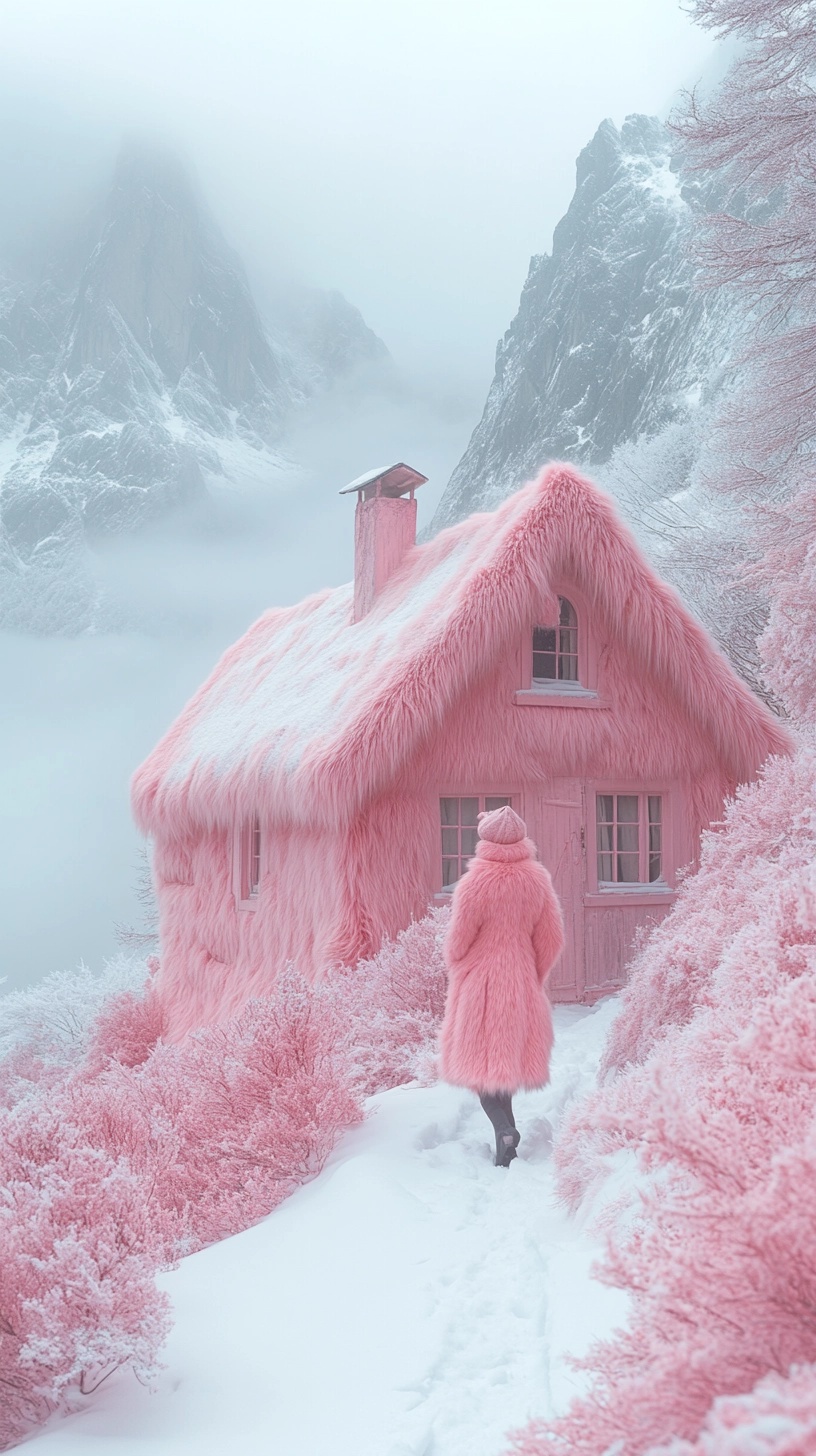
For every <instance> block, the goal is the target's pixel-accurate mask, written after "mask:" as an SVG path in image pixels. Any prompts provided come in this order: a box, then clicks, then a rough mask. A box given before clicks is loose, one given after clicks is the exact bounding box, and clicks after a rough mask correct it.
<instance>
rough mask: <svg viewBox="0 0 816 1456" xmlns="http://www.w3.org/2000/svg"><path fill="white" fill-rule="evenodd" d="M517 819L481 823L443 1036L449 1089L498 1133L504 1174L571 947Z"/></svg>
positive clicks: (453, 927) (450, 946)
mask: <svg viewBox="0 0 816 1456" xmlns="http://www.w3.org/2000/svg"><path fill="white" fill-rule="evenodd" d="M526 835H527V828H526V825H525V824H524V821H523V820H522V819H520V818H519V816H518V814H516V813H514V811H513V810H512V809H511V808H510V807H509V805H505V806H504V807H503V808H501V809H495V810H494V811H493V812H491V813H489V814H480V815H479V843H478V844H477V846H476V858H475V859H472V860H471V861H470V864H469V865H468V868H467V871H466V872H465V874H464V875H463V876H462V878H461V880H460V881H459V883H458V885H457V886H456V889H455V890H454V894H453V913H452V916H451V923H450V927H449V929H448V933H447V936H446V938H445V963H446V965H447V968H448V994H447V1001H446V1005H445V1017H444V1020H443V1023H442V1029H441V1032H440V1051H441V1071H442V1076H443V1077H444V1079H445V1081H446V1082H452V1083H453V1084H454V1086H457V1087H470V1088H471V1089H472V1090H473V1091H474V1092H476V1093H478V1095H479V1099H480V1101H481V1104H482V1107H483V1108H484V1110H485V1112H486V1113H487V1115H488V1117H489V1118H490V1121H491V1122H492V1124H493V1127H494V1129H495V1133H496V1166H497V1167H501V1168H506V1167H508V1166H509V1164H510V1162H511V1161H512V1159H513V1158H515V1156H516V1148H517V1147H518V1144H519V1141H520V1135H519V1132H518V1130H517V1128H516V1123H515V1118H514V1117H513V1102H512V1097H513V1093H514V1092H516V1091H518V1089H519V1088H520V1087H524V1088H533V1087H543V1086H544V1084H545V1083H546V1082H547V1081H548V1079H549V1074H550V1051H551V1050H552V1041H553V1028H552V1013H551V1011H550V1003H549V1001H548V999H547V995H546V992H545V990H544V982H545V981H546V979H547V976H548V975H549V973H550V971H551V970H552V968H553V966H554V964H555V962H556V961H557V959H558V957H559V955H560V954H561V951H562V950H563V947H564V926H563V920H562V917H561V907H560V905H559V903H558V900H557V898H556V894H555V891H554V889H553V886H552V880H551V879H550V876H549V875H548V873H547V871H546V870H545V868H544V866H543V865H542V864H540V863H539V861H538V859H537V858H536V847H535V845H534V844H533V842H532V840H530V839H527V837H526Z"/></svg>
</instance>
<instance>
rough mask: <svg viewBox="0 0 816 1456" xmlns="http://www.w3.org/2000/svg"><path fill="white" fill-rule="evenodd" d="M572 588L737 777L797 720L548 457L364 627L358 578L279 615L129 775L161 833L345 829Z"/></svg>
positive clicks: (454, 534)
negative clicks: (262, 824) (260, 815)
mask: <svg viewBox="0 0 816 1456" xmlns="http://www.w3.org/2000/svg"><path fill="white" fill-rule="evenodd" d="M559 577H566V578H567V579H569V580H573V581H575V583H576V585H577V586H578V587H579V588H580V589H581V590H582V591H583V593H584V595H585V597H586V598H587V600H588V602H589V605H590V607H593V606H594V607H596V608H598V609H599V610H600V611H601V612H602V614H603V617H604V619H605V621H606V624H607V628H608V629H609V630H611V631H613V632H614V633H615V634H616V635H617V636H618V637H619V638H621V639H623V640H624V643H625V645H626V646H627V647H628V648H629V649H630V650H631V651H632V652H633V654H634V655H635V656H636V658H637V660H638V661H639V662H640V663H641V664H642V666H643V669H644V670H645V671H647V672H649V673H651V674H652V675H653V676H654V677H656V678H658V679H660V680H662V682H663V684H664V686H665V687H667V688H668V689H670V690H671V691H672V692H673V693H674V694H675V695H676V696H677V697H678V698H679V699H680V700H681V702H682V704H683V706H684V707H685V708H686V710H687V711H688V712H689V713H690V715H691V717H692V718H693V720H695V721H696V722H697V723H698V724H699V727H700V730H701V731H702V732H704V733H705V734H706V735H708V736H709V737H710V738H711V739H712V740H713V742H714V744H715V747H716V749H717V751H718V753H719V755H720V757H721V759H722V761H723V764H724V767H725V768H726V769H727V771H728V772H729V773H730V774H731V775H732V776H733V778H734V779H735V780H737V781H739V780H741V779H747V778H750V777H752V776H753V774H754V773H755V771H756V768H757V767H758V765H759V764H760V763H761V762H762V761H763V760H764V759H765V758H766V757H767V755H768V754H769V753H773V752H782V753H784V752H787V751H788V749H789V739H788V736H787V733H786V732H785V729H784V727H783V726H782V725H781V724H780V723H779V722H778V721H777V719H775V718H774V717H773V715H772V714H771V713H770V712H769V711H768V710H767V708H766V707H765V706H764V705H763V704H762V703H760V702H759V701H758V700H757V699H756V698H755V697H754V695H753V694H752V693H751V692H750V691H749V689H748V688H747V687H746V686H745V684H744V683H743V682H742V681H741V679H740V678H738V677H737V675H736V673H735V672H734V671H733V669H732V668H731V666H730V665H729V663H728V662H727V661H726V659H725V657H724V656H723V655H722V653H720V652H719V650H718V649H717V648H716V647H715V646H714V644H713V643H712V641H711V640H710V638H709V637H708V636H707V634H706V632H705V631H704V629H703V628H702V627H701V626H700V624H699V623H698V622H697V621H696V620H695V618H694V617H692V616H691V614H690V613H689V612H688V611H687V610H686V608H685V607H684V606H683V604H682V602H681V601H680V598H679V597H678V596H677V594H676V593H675V592H674V591H673V590H672V589H671V588H670V587H668V586H667V585H666V584H665V583H664V582H662V581H661V580H660V579H659V577H658V576H657V575H656V574H655V572H654V571H653V570H652V569H651V567H650V566H649V565H648V563H647V562H646V560H645V558H644V557H643V555H642V553H641V551H640V549H639V547H638V546H637V544H636V542H635V540H634V537H633V536H632V534H631V532H630V531H629V530H628V528H627V527H626V526H625V525H624V524H623V522H622V521H621V519H620V517H619V516H618V514H617V511H616V509H615V507H614V506H613V504H612V502H611V500H610V499H609V498H608V497H607V496H605V495H604V494H603V493H602V492H601V491H599V490H598V489H597V488H596V487H595V486H594V485H593V484H592V483H591V482H590V481H588V480H585V479H584V478H583V477H582V476H580V475H579V474H578V473H577V472H576V471H575V470H573V469H572V467H570V466H566V465H551V466H548V467H547V469H546V470H545V471H544V472H543V474H542V475H541V476H540V478H539V479H538V480H537V481H535V482H533V483H531V484H529V485H525V486H524V487H523V488H522V489H521V490H519V491H518V492H517V493H516V494H515V495H513V496H511V497H510V498H509V499H508V500H506V501H504V502H503V503H502V504H501V505H500V506H499V508H498V509H497V510H496V511H494V512H491V513H490V514H482V515H474V516H471V517H469V518H468V519H467V520H466V521H463V522H461V523H460V524H459V525H456V526H453V527H451V528H450V529H449V530H447V531H443V532H442V533H441V534H440V535H439V536H437V537H436V538H435V539H434V540H432V541H429V542H427V543H426V544H425V545H422V546H415V547H413V548H412V550H411V551H409V552H408V554H407V556H406V558H405V560H404V562H403V564H402V565H401V567H400V569H399V571H398V572H397V573H396V574H395V575H394V577H393V578H392V579H391V580H390V581H389V582H388V583H387V585H386V587H385V588H384V590H383V591H382V593H381V594H380V596H379V597H378V598H377V600H376V602H375V604H374V606H373V608H372V610H371V611H370V612H369V613H368V615H367V616H366V617H364V618H363V619H362V621H360V622H354V621H353V620H352V604H353V587H352V586H350V585H349V586H343V587H338V588H337V589H335V590H331V591H326V592H322V593H320V594H319V595H317V596H312V597H308V598H306V600H305V601H303V602H300V603H299V604H298V605H297V606H295V607H286V608H280V609H273V610H271V611H269V612H266V613H264V615H263V616H262V617H261V618H259V620H258V621H257V622H256V623H255V624H254V625H253V626H252V627H250V629H249V631H248V632H247V633H246V634H245V635H244V636H243V637H242V638H241V639H240V640H239V641H238V642H236V643H235V645H234V646H233V647H231V648H230V649H229V650H228V651H227V652H226V653H225V654H224V656H223V657H222V658H221V660H220V662H219V663H218V664H217V666H216V667H215V669H214V671H213V672H212V674H211V675H210V677H209V678H208V679H207V681H206V682H205V683H204V684H203V686H202V687H201V688H200V689H199V691H198V692H197V693H196V694H195V696H194V697H193V698H192V699H191V700H190V702H189V703H188V704H187V706H186V707H185V708H184V709H183V711H182V712H181V714H180V715H179V717H178V718H177V719H176V721H175V723H173V725H172V726H171V728H170V729H169V730H168V732H167V733H166V734H165V736H164V737H163V738H162V739H161V740H160V742H159V743H158V745H157V746H156V748H155V749H154V750H153V752H152V753H151V754H150V756H149V757H148V758H147V759H146V760H145V762H144V763H143V764H142V766H141V767H140V768H139V769H138V770H137V772H136V773H135V775H134V777H133V783H132V797H133V808H134V813H135V816H136V819H137V821H138V823H139V825H140V826H141V827H142V829H143V830H145V831H146V832H148V833H152V832H156V831H157V830H159V829H160V828H163V829H164V831H165V832H170V833H173V832H174V831H175V832H178V833H183V831H184V826H185V825H186V824H189V823H190V821H191V820H193V821H195V822H196V823H198V824H201V825H213V824H227V825H228V824H231V823H234V822H236V819H237V818H241V817H249V816H250V815H251V814H252V813H254V812H257V811H258V810H259V809H260V810H262V811H263V812H264V813H265V814H267V815H269V816H271V817H277V818H281V819H284V820H288V821H291V822H304V823H327V824H332V823H337V822H339V821H341V820H345V819H348V818H349V817H351V816H352V815H353V814H354V813H355V812H356V811H357V810H358V809H359V808H360V806H361V805H362V804H364V803H365V802H366V801H367V800H368V799H369V798H370V797H371V795H372V794H374V793H376V792H377V791H378V790H380V789H382V788H383V787H385V786H386V785H387V784H388V783H389V782H390V781H391V780H392V779H393V777H394V775H395V774H396V773H397V771H398V770H399V767H400V765H401V764H402V763H404V762H405V761H406V759H407V758H408V756H409V755H410V754H411V753H412V752H413V750H414V749H415V748H416V747H417V746H418V745H419V744H420V743H421V742H422V740H423V739H426V738H427V736H428V735H429V733H431V732H432V731H433V729H434V727H435V726H437V725H439V724H441V722H442V720H443V718H444V716H445V713H446V711H447V709H448V708H449V706H450V705H451V703H452V702H453V700H454V698H458V697H459V696H460V695H461V693H462V691H463V689H466V688H467V686H468V684H469V683H470V682H472V681H474V680H475V679H477V678H478V677H479V676H481V675H483V674H484V673H485V672H486V671H488V670H489V669H490V668H491V667H492V666H493V665H494V664H495V663H496V662H497V661H498V655H499V654H500V653H506V652H507V651H508V650H512V648H513V647H514V645H515V643H516V642H517V641H518V635H519V633H521V632H523V631H525V630H528V629H529V627H530V625H531V623H532V621H533V618H534V616H535V614H536V612H537V611H540V610H541V606H542V602H546V601H548V600H549V601H551V603H552V606H553V609H554V607H555V603H554V600H553V597H552V591H551V588H550V582H551V581H555V580H557V579H558V578H559Z"/></svg>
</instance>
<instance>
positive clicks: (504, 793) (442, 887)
mask: <svg viewBox="0 0 816 1456" xmlns="http://www.w3.org/2000/svg"><path fill="white" fill-rule="evenodd" d="M443 799H457V800H458V801H459V805H460V807H459V813H458V819H457V823H456V824H443V823H442V801H443ZM463 799H475V800H476V804H477V807H476V814H477V817H478V815H479V814H481V813H484V812H485V811H486V806H487V802H488V800H490V799H501V800H502V803H509V805H510V807H511V809H515V810H516V812H517V813H518V810H519V803H520V801H521V796H520V794H519V793H517V792H514V791H511V790H508V789H500V788H498V789H494V788H490V789H482V790H480V791H479V792H478V793H473V792H471V791H468V790H462V789H455V790H454V789H450V790H440V792H439V795H438V811H437V812H438V815H439V820H438V822H439V839H438V841H437V843H438V846H439V854H438V866H437V884H438V885H439V889H438V891H437V894H438V895H440V896H443V897H449V896H450V895H452V894H453V892H454V890H455V889H456V886H457V885H458V883H459V881H460V880H461V878H462V875H463V874H464V872H465V868H466V864H467V861H468V860H469V859H472V858H473V855H474V854H475V852H476V826H475V824H472V825H471V824H468V825H463V824H462V810H461V804H462V800H463ZM496 807H498V805H494V808H496ZM463 828H464V829H472V830H473V849H470V848H468V849H466V850H465V851H464V852H463V850H462V829H463ZM445 829H448V830H456V831H458V832H457V851H456V853H455V854H451V853H448V854H446V853H445V839H444V834H443V831H444V830H445ZM469 842H470V840H468V843H469ZM446 860H448V861H450V862H453V861H454V860H456V861H458V864H459V874H458V876H457V878H456V879H455V880H453V881H452V882H451V883H450V884H448V885H446V884H445V883H444V879H445V861H446Z"/></svg>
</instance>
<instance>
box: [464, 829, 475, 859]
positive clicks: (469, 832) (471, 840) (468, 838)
mask: <svg viewBox="0 0 816 1456" xmlns="http://www.w3.org/2000/svg"><path fill="white" fill-rule="evenodd" d="M475 853H476V830H475V829H463V830H462V859H468V858H469V857H470V855H472V854H475Z"/></svg>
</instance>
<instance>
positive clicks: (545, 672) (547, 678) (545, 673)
mask: <svg viewBox="0 0 816 1456" xmlns="http://www.w3.org/2000/svg"><path fill="white" fill-rule="evenodd" d="M554 678H555V653H554V652H552V653H548V652H534V653H533V679H534V681H536V682H552V681H553V680H554Z"/></svg>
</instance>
